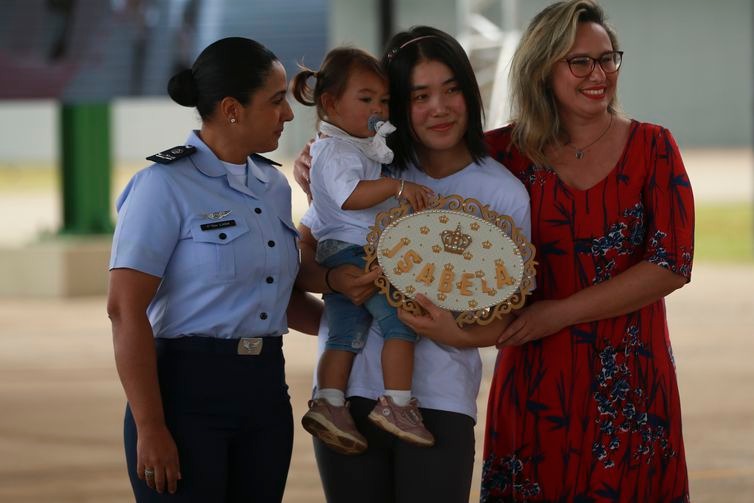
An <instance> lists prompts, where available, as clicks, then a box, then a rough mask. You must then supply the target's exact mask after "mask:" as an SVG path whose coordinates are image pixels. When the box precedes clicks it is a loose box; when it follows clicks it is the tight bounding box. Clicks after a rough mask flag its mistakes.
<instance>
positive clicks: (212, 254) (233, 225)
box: [191, 218, 249, 282]
mask: <svg viewBox="0 0 754 503" xmlns="http://www.w3.org/2000/svg"><path fill="white" fill-rule="evenodd" d="M248 232H249V227H248V225H247V224H246V222H245V221H243V220H242V219H238V218H236V219H233V220H223V221H219V222H218V221H205V220H201V221H197V222H194V223H193V224H192V225H191V244H192V252H193V253H192V256H193V259H194V261H195V265H196V269H195V271H196V274H198V275H200V276H202V277H203V278H206V279H207V280H209V281H213V280H214V281H218V282H223V281H231V280H233V279H235V277H236V274H237V271H238V264H236V253H234V248H235V247H236V246H238V240H239V238H241V237H242V236H243V235H244V234H246V233H248Z"/></svg>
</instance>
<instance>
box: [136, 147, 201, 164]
mask: <svg viewBox="0 0 754 503" xmlns="http://www.w3.org/2000/svg"><path fill="white" fill-rule="evenodd" d="M194 152H196V147H194V146H191V145H178V146H177V147H173V148H169V149H167V150H163V151H162V152H160V153H159V154H154V155H150V156H149V157H147V161H152V162H157V163H160V164H170V163H171V162H173V161H177V160H178V159H182V158H184V157H188V156H190V155H191V154H193V153H194Z"/></svg>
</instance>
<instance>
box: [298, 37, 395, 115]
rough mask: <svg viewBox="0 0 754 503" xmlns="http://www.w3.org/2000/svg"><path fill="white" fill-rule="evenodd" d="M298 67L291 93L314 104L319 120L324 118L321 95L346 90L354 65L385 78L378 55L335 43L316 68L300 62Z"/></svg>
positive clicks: (303, 101) (335, 93) (306, 102)
mask: <svg viewBox="0 0 754 503" xmlns="http://www.w3.org/2000/svg"><path fill="white" fill-rule="evenodd" d="M299 67H300V68H301V71H300V72H298V73H297V74H296V76H295V77H293V79H292V80H291V91H292V92H293V97H294V98H296V101H298V102H299V103H301V104H303V105H306V106H310V107H311V106H316V107H317V117H319V119H320V120H324V118H325V110H324V107H323V106H322V95H323V94H324V93H329V94H331V95H333V96H334V97H335V98H340V97H341V96H342V95H343V92H344V91H345V90H346V85H348V77H349V76H350V74H351V71H352V70H353V69H359V70H363V71H366V72H373V73H374V74H376V75H377V76H379V77H380V78H381V79H385V73H384V71H383V70H382V66H380V62H379V61H377V58H375V57H374V56H372V55H371V54H369V53H367V52H365V51H362V50H361V49H356V48H354V47H337V48H335V49H333V50H331V51H330V52H328V53H327V56H325V60H324V61H322V66H320V68H319V71H318V72H315V71H314V70H311V69H309V68H307V67H305V66H303V65H299ZM312 77H313V78H315V79H316V81H317V82H316V83H315V84H314V88H313V89H312V88H311V87H309V85H308V84H307V81H308V80H309V79H310V78H312Z"/></svg>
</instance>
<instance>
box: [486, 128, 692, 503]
mask: <svg viewBox="0 0 754 503" xmlns="http://www.w3.org/2000/svg"><path fill="white" fill-rule="evenodd" d="M487 142H488V146H489V149H490V153H491V155H492V156H493V157H494V158H496V159H497V160H498V161H500V162H501V163H502V164H503V165H505V166H506V167H507V168H508V169H510V170H511V172H513V173H514V174H515V175H517V176H518V177H519V179H521V181H522V182H523V183H524V185H525V186H526V187H527V190H528V191H529V195H530V197H531V205H532V213H531V217H532V242H533V244H534V245H535V246H536V249H537V256H536V260H537V262H538V263H539V265H538V266H537V289H536V290H535V291H534V293H533V295H532V300H533V301H537V300H547V299H562V298H565V297H568V296H569V295H572V294H573V293H575V292H577V291H579V290H581V289H583V288H587V287H589V286H591V285H595V284H598V283H601V282H604V281H608V280H610V279H612V278H614V277H616V276H617V275H619V274H621V273H623V272H624V271H626V270H627V269H629V268H630V267H632V266H633V265H635V264H637V263H639V262H649V263H652V264H656V265H657V266H659V267H663V268H666V269H668V270H670V271H673V272H675V273H676V274H680V275H682V276H684V277H685V278H687V279H688V278H690V276H691V267H692V262H693V251H694V248H693V228H694V211H693V196H692V193H691V187H690V184H689V183H688V177H687V176H686V172H685V169H684V167H683V162H682V161H681V157H680V154H679V152H678V147H677V145H676V144H675V141H674V140H673V138H672V136H671V135H670V133H669V132H668V131H667V130H665V129H663V128H662V127H660V126H656V125H652V124H646V123H639V122H636V121H633V122H632V123H631V126H630V132H629V138H628V141H627V145H626V147H625V150H624V152H623V154H622V156H621V158H620V160H619V161H618V163H617V164H616V166H615V167H614V169H613V170H612V171H611V172H610V173H609V174H608V175H607V176H606V177H605V179H604V180H602V181H601V182H599V183H597V184H596V185H595V186H594V187H591V188H589V189H587V190H578V189H574V188H572V187H570V186H568V185H567V184H565V183H563V182H562V181H561V180H560V179H559V177H558V176H557V173H556V172H555V171H553V170H552V169H547V168H545V169H541V168H535V167H534V166H533V165H532V163H531V162H530V161H529V160H528V159H526V158H525V157H523V156H522V155H521V153H520V152H518V151H517V150H516V149H515V148H513V147H511V146H510V127H507V128H503V129H500V130H497V131H493V132H490V133H488V135H487ZM481 496H482V498H481V499H482V501H483V502H503V501H504V502H509V501H513V502H566V501H567V502H577V503H586V502H593V503H597V502H600V503H601V502H619V503H628V502H635V501H641V502H646V503H660V502H662V503H665V502H673V503H682V502H687V501H688V500H689V493H688V475H687V469H686V461H685V454H684V447H683V437H682V431H681V413H680V400H679V396H678V383H677V380H676V375H675V361H674V359H673V355H672V349H671V346H670V343H669V337H668V333H667V319H666V317H665V306H664V300H662V299H660V300H658V301H655V302H652V303H650V304H649V305H647V306H645V307H643V308H641V309H638V310H637V311H634V312H632V313H628V314H625V315H622V316H616V317H614V318H609V319H603V320H598V321H594V322H589V323H581V324H578V325H574V326H570V327H566V328H565V329H563V330H561V331H560V332H558V333H556V334H553V335H550V336H548V337H545V338H544V339H541V340H538V341H533V342H530V343H528V344H524V345H522V346H519V347H509V348H505V349H503V350H501V351H500V353H499V354H498V359H497V364H496V367H495V373H494V376H493V382H492V386H491V389H490V399H489V405H488V408H487V426H486V436H485V450H484V465H483V473H482V490H481Z"/></svg>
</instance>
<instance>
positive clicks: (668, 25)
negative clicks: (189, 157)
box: [0, 0, 754, 163]
mask: <svg viewBox="0 0 754 503" xmlns="http://www.w3.org/2000/svg"><path fill="white" fill-rule="evenodd" d="M548 3H549V1H548V0H517V1H516V0H392V1H384V0H329V1H328V0H0V6H1V7H2V11H3V15H2V16H0V117H2V120H1V121H0V138H2V139H3V140H2V141H0V163H7V162H24V161H34V162H38V161H43V162H44V161H48V162H53V161H54V159H55V157H56V156H57V153H58V151H59V145H58V142H59V140H58V134H57V124H56V122H55V120H54V119H55V115H54V114H55V104H56V102H57V101H56V100H62V101H68V102H71V101H102V100H111V102H112V103H113V111H114V113H113V135H114V136H113V154H114V159H116V161H121V160H125V161H137V160H139V159H143V158H144V157H145V156H146V155H149V154H150V153H152V152H153V151H154V150H155V149H160V148H163V147H165V146H166V145H172V144H174V143H176V142H177V143H180V142H181V141H183V139H184V137H185V133H186V129H187V120H188V121H189V123H188V127H191V126H192V125H195V124H196V123H197V122H196V117H195V116H194V115H193V114H192V113H190V111H187V110H185V109H181V107H179V106H177V105H174V104H172V102H170V101H169V99H168V98H167V97H166V93H165V87H166V83H167V80H168V78H169V77H170V75H172V73H173V72H174V71H175V70H176V69H177V68H179V67H183V66H185V65H188V64H190V63H191V62H192V61H193V59H194V58H195V57H196V55H197V54H198V53H199V51H200V50H201V49H202V48H203V47H205V46H206V45H208V44H209V43H211V42H212V41H214V40H216V39H218V38H221V37H225V36H232V35H238V36H246V37H250V38H254V39H257V40H259V41H260V42H262V43H264V44H265V45H267V46H268V47H270V48H271V49H272V50H273V51H274V52H275V53H276V54H277V55H278V57H279V58H280V59H281V60H282V61H283V63H284V65H285V66H286V69H287V71H288V74H289V76H291V75H292V74H293V73H295V71H296V65H297V63H298V62H303V63H305V64H307V65H309V66H314V67H316V66H318V65H319V63H320V61H321V59H322V56H323V55H324V53H325V52H326V51H327V49H328V48H330V47H333V46H335V45H340V44H352V45H356V46H359V47H363V48H365V49H367V50H370V51H372V52H373V53H375V54H379V53H380V52H381V50H382V40H381V38H382V37H381V35H382V34H381V31H380V13H381V9H384V7H385V5H389V6H390V8H391V13H392V19H393V29H394V30H400V29H404V28H407V27H410V26H412V25H414V24H429V25H433V26H437V27H438V28H441V29H444V30H446V31H449V32H450V33H453V34H456V35H457V36H459V39H461V40H462V42H464V43H465V45H466V46H467V47H468V46H469V43H470V41H472V40H473V39H474V37H476V39H477V40H478V39H479V38H484V37H485V36H486V37H489V39H488V41H489V46H490V47H491V48H492V50H487V51H483V50H480V51H479V52H477V53H475V54H472V59H474V62H475V64H477V63H478V64H479V65H480V67H482V68H483V67H487V68H491V63H490V61H491V60H493V61H494V60H496V59H497V58H498V56H499V54H498V52H499V48H500V47H501V46H502V45H503V44H502V43H499V42H500V41H496V40H494V38H495V36H496V33H495V31H494V29H492V30H487V31H486V32H484V31H483V30H482V28H480V24H479V23H476V25H474V26H472V25H473V24H474V23H473V21H474V19H472V20H471V22H470V20H469V18H468V16H466V15H465V13H468V12H469V11H471V12H474V13H482V14H483V15H484V16H485V18H486V19H487V20H489V21H490V22H491V23H492V25H493V27H494V26H496V27H497V28H505V29H507V30H508V32H511V31H514V32H515V31H516V30H520V29H522V28H523V27H524V26H525V24H526V23H527V22H528V21H529V19H531V17H532V16H533V15H534V14H535V13H536V12H537V11H539V10H540V9H541V8H542V7H544V6H545V5H547V4H548ZM601 3H602V5H603V6H604V7H605V9H606V11H607V13H608V15H609V18H610V21H611V22H612V24H613V25H614V26H615V28H616V29H617V31H618V35H619V37H620V41H621V49H622V50H624V51H625V53H626V54H625V57H624V66H623V68H622V69H621V82H620V91H619V92H620V98H621V102H622V104H623V106H624V108H625V110H626V112H627V113H628V114H629V115H631V116H633V117H636V118H638V119H640V120H646V121H654V122H660V123H662V124H664V125H666V126H667V127H669V128H670V129H671V130H672V131H673V133H674V134H675V136H676V138H677V139H678V141H679V143H680V144H681V146H683V147H710V146H712V147H720V146H733V147H741V146H748V145H750V144H751V139H752V134H753V133H752V115H753V109H752V92H753V91H752V89H754V78H753V77H752V76H753V74H754V70H753V68H752V45H753V44H752V38H753V37H752V24H754V21H753V20H754V12H753V9H752V1H751V0H720V1H718V2H708V1H706V0H662V1H659V2H658V1H653V0H632V1H631V2H626V1H621V0H603V1H602V2H601ZM475 19H478V18H475ZM480 30H482V31H480ZM501 33H502V32H501ZM508 42H510V39H509V40H508ZM510 45H511V44H510V43H508V49H509V50H511V49H512V48H511V47H510ZM496 51H497V52H496ZM503 70H504V71H503V72H502V75H507V71H505V69H503ZM491 71H492V70H491V69H488V70H487V71H486V72H487V73H482V74H481V75H480V81H481V82H482V85H483V87H485V82H486V83H487V85H488V86H489V87H488V88H487V89H485V90H486V91H487V92H486V95H487V97H488V98H489V96H490V94H491V92H492V89H491V86H492V83H493V82H494V79H491V78H490V75H489V72H491ZM499 75H500V74H498V75H497V76H498V79H497V80H498V81H499ZM493 76H494V75H493ZM19 99H22V101H18V100H19ZM296 112H299V114H298V115H299V120H296V121H294V124H292V125H291V127H289V128H288V131H287V134H286V135H285V136H284V140H283V143H282V145H281V148H282V152H283V155H291V154H292V153H293V152H295V151H296V149H297V147H298V145H300V144H301V142H302V141H303V140H304V139H305V138H306V137H308V136H309V135H310V134H311V131H312V129H313V122H314V121H313V118H312V117H313V116H312V114H311V111H310V110H302V109H301V108H300V107H297V108H296ZM498 112H499V110H498V108H497V107H495V110H494V111H493V110H488V114H490V115H498V116H500V115H501V114H500V113H498ZM503 115H504V114H503ZM504 118H505V117H502V119H504Z"/></svg>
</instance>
